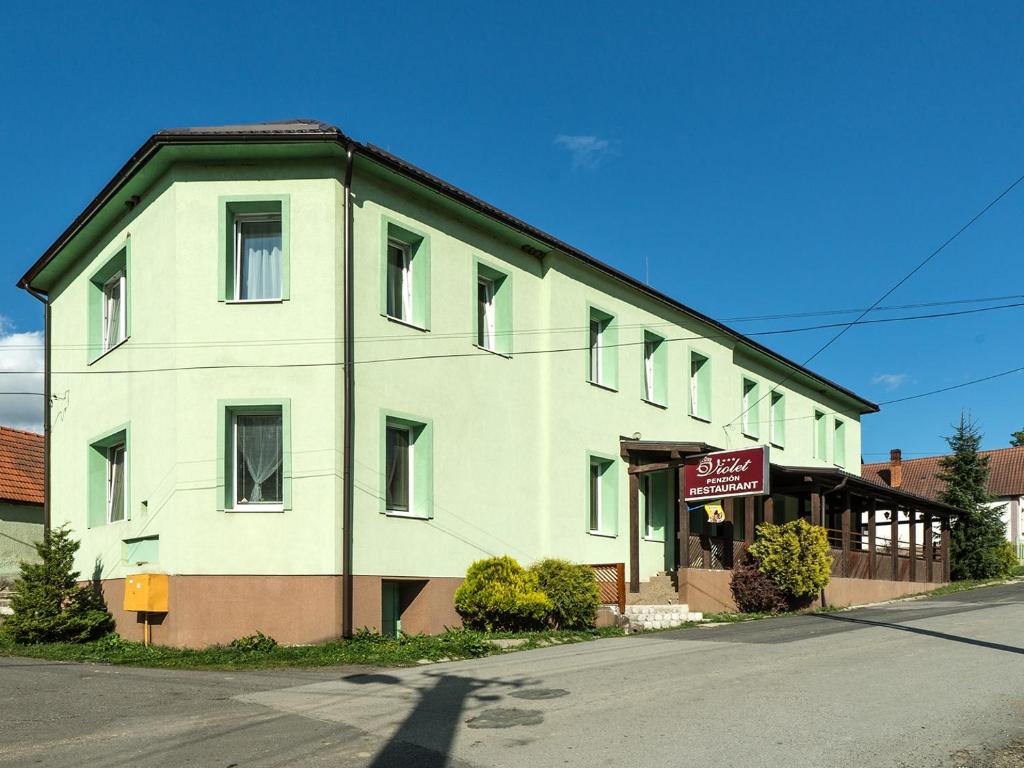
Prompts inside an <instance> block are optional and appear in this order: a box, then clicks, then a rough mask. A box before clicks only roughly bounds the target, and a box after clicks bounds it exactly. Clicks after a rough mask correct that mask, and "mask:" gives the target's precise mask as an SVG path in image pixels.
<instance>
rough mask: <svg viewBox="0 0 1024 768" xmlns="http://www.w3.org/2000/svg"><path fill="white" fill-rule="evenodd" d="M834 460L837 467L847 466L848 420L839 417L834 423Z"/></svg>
mask: <svg viewBox="0 0 1024 768" xmlns="http://www.w3.org/2000/svg"><path fill="white" fill-rule="evenodd" d="M832 461H833V463H834V464H835V465H836V466H837V467H845V466H846V422H844V421H840V420H839V419H836V420H835V423H834V424H833V425H832Z"/></svg>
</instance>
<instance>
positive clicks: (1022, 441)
mask: <svg viewBox="0 0 1024 768" xmlns="http://www.w3.org/2000/svg"><path fill="white" fill-rule="evenodd" d="M1010 445H1011V446H1012V447H1013V448H1020V447H1022V446H1024V429H1021V430H1018V431H1017V432H1012V433H1011V434H1010Z"/></svg>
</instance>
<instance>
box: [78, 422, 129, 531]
mask: <svg viewBox="0 0 1024 768" xmlns="http://www.w3.org/2000/svg"><path fill="white" fill-rule="evenodd" d="M119 446H123V447H124V452H123V463H122V476H121V482H122V484H123V485H122V491H121V492H122V494H123V504H124V506H123V516H122V517H120V518H119V519H118V520H113V521H112V520H111V519H110V505H109V500H110V499H109V490H108V489H109V483H110V462H111V451H112V450H113V449H115V448H117V447H119ZM131 466H132V461H131V427H130V425H129V424H122V425H121V426H119V427H115V428H114V429H112V430H110V431H108V432H105V433H103V434H102V435H98V436H97V437H94V438H93V439H92V440H90V441H89V448H88V452H87V457H86V472H87V476H88V483H87V487H88V501H87V505H86V508H87V511H86V527H87V528H98V527H100V526H104V525H112V524H117V523H121V522H127V521H129V520H131V519H132V503H131V498H132V495H131Z"/></svg>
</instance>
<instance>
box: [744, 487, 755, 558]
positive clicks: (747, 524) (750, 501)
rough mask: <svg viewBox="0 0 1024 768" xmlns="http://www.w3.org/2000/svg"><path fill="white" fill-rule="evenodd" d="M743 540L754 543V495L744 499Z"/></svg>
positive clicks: (748, 543)
mask: <svg viewBox="0 0 1024 768" xmlns="http://www.w3.org/2000/svg"><path fill="white" fill-rule="evenodd" d="M743 541H744V542H746V543H747V545H748V546H749V545H750V544H753V543H754V497H753V496H747V497H746V498H745V499H744V500H743Z"/></svg>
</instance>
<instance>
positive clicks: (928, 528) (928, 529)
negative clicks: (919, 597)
mask: <svg viewBox="0 0 1024 768" xmlns="http://www.w3.org/2000/svg"><path fill="white" fill-rule="evenodd" d="M934 559H935V547H934V545H933V543H932V513H931V512H925V513H924V580H925V581H929V582H930V581H931V580H932V576H933V574H932V568H933V563H932V561H933V560H934Z"/></svg>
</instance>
